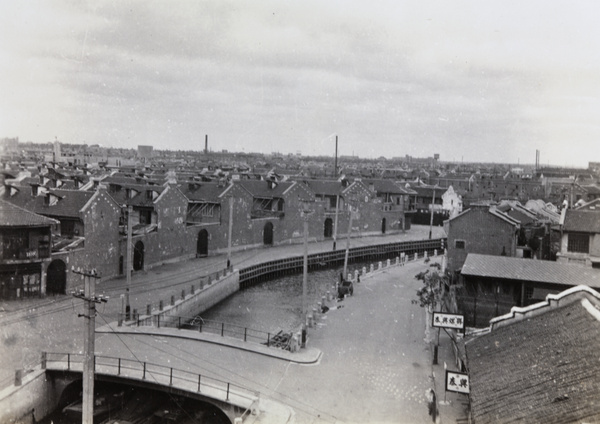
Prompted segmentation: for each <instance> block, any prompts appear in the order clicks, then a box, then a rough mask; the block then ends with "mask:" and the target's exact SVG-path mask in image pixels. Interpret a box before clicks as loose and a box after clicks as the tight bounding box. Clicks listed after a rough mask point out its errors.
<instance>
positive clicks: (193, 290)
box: [190, 284, 196, 295]
mask: <svg viewBox="0 0 600 424" xmlns="http://www.w3.org/2000/svg"><path fill="white" fill-rule="evenodd" d="M195 292H196V289H195V288H194V285H193V284H192V291H191V292H190V293H191V294H192V295H193V294H194V293H195Z"/></svg>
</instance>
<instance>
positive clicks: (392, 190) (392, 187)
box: [362, 178, 441, 194]
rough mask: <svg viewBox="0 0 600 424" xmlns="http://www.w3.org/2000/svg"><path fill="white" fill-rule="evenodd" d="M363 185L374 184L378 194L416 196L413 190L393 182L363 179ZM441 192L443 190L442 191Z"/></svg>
mask: <svg viewBox="0 0 600 424" xmlns="http://www.w3.org/2000/svg"><path fill="white" fill-rule="evenodd" d="M362 181H363V183H365V185H367V186H370V185H371V184H373V188H374V189H375V191H376V192H377V193H389V194H416V192H415V191H414V190H412V189H407V188H404V187H402V186H401V185H399V184H396V183H394V181H392V180H380V179H371V178H368V179H367V178H363V180H362ZM440 190H441V189H440Z"/></svg>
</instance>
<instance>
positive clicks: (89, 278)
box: [72, 268, 107, 424]
mask: <svg viewBox="0 0 600 424" xmlns="http://www.w3.org/2000/svg"><path fill="white" fill-rule="evenodd" d="M72 272H73V273H75V274H79V275H82V276H83V279H84V291H83V294H82V293H81V291H80V292H79V293H74V294H73V296H74V297H76V298H78V299H82V300H83V301H84V302H85V308H84V313H83V314H79V315H78V316H80V317H84V318H85V319H87V322H86V325H84V330H85V331H84V333H83V339H84V343H83V356H84V360H83V397H82V402H83V412H82V419H81V422H82V423H83V424H94V371H95V370H94V365H95V362H96V361H95V339H96V303H101V302H106V301H107V299H106V298H105V297H103V296H101V297H96V280H97V279H99V278H100V275H99V274H98V273H97V272H96V270H95V269H92V270H91V271H82V270H80V269H79V268H77V269H74V268H72Z"/></svg>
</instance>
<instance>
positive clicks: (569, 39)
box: [0, 1, 600, 167]
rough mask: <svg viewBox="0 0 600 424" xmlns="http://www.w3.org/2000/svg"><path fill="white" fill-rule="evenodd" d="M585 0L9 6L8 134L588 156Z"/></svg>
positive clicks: (383, 151) (594, 132)
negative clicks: (563, 0) (539, 152)
mask: <svg viewBox="0 0 600 424" xmlns="http://www.w3.org/2000/svg"><path fill="white" fill-rule="evenodd" d="M593 7H594V6H590V4H589V3H583V2H575V3H569V4H563V3H560V2H556V1H552V2H530V3H527V4H521V3H516V2H515V3H510V2H509V3H506V2H502V3H500V2H492V3H486V4H485V5H484V6H482V4H481V3H478V2H471V1H464V2H452V3H451V4H450V3H444V2H430V3H422V2H400V3H397V2H385V1H379V2H375V3H373V2H369V3H368V4H367V3H366V2H360V1H354V2H343V3H342V2H329V3H325V4H322V3H320V2H308V3H307V2H302V3H294V2H287V3H281V2H270V1H262V2H259V3H256V2H253V3H251V4H246V3H242V2H218V3H215V2H187V1H186V2H179V3H176V6H173V5H172V4H167V3H165V2H159V1H155V2H131V1H130V2H116V1H106V2H100V3H93V4H89V5H78V4H73V3H69V2H62V1H51V2H39V3H27V4H19V3H14V4H11V3H6V4H3V5H2V6H0V8H1V10H2V11H3V13H2V14H1V15H2V17H0V23H1V24H2V25H1V26H2V29H1V30H0V34H1V35H2V36H1V37H0V47H1V48H0V70H2V73H3V75H5V78H4V81H3V82H2V83H0V92H1V93H2V96H0V98H1V100H0V133H2V134H0V135H2V136H7V137H15V136H18V137H19V139H20V140H21V141H34V142H38V143H41V142H47V141H53V140H54V139H55V137H57V138H58V140H59V141H61V142H64V143H67V144H70V143H75V144H78V143H87V144H100V145H103V146H107V147H124V148H136V146H137V145H152V146H154V147H155V148H156V149H160V150H167V149H168V150H202V149H203V147H204V137H205V134H208V135H209V147H210V148H211V149H213V150H215V151H221V150H228V151H237V152H246V153H248V152H261V153H267V154H268V153H271V152H281V153H283V154H287V153H296V152H298V151H300V152H301V153H302V155H304V156H331V155H333V153H334V148H335V141H334V139H335V134H337V135H338V137H339V155H346V156H350V155H355V156H359V157H365V158H377V157H380V156H383V157H386V158H391V157H398V156H404V155H410V156H413V157H428V156H432V155H433V154H434V153H439V154H440V157H441V160H443V161H448V162H461V161H465V162H488V163H533V162H534V160H535V151H536V150H540V151H541V163H542V164H544V165H546V164H551V165H559V166H580V167H585V166H587V164H588V162H589V161H594V160H596V159H597V158H595V157H594V155H593V153H595V152H596V151H598V149H597V148H595V145H596V140H597V139H598V138H599V136H600V125H598V124H597V123H596V115H597V113H596V111H597V110H598V99H599V98H600V96H598V94H600V93H598V87H600V84H598V83H600V80H599V79H600V77H599V76H598V75H600V73H599V72H597V71H599V70H600V62H599V61H598V60H597V59H596V58H595V57H594V55H593V52H595V51H597V47H599V46H598V44H599V43H600V37H599V35H600V34H598V32H599V31H600V30H599V29H598V28H597V25H596V24H595V22H594V19H593V16H594V14H593V13H591V12H593V10H590V8H593Z"/></svg>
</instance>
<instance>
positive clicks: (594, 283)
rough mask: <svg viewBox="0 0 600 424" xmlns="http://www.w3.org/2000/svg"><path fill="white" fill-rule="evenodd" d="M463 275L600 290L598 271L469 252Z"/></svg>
mask: <svg viewBox="0 0 600 424" xmlns="http://www.w3.org/2000/svg"><path fill="white" fill-rule="evenodd" d="M461 274H462V275H466V276H475V277H488V278H496V279H507V280H519V281H532V282H538V283H551V284H563V285H565V286H578V285H581V284H586V285H588V286H590V287H595V288H600V270H598V269H594V268H589V267H583V266H581V265H573V264H565V263H559V262H553V261H538V260H533V259H523V258H513V257H508V256H492V255H480V254H476V253H469V254H468V255H467V259H466V260H465V263H464V265H463V267H462V270H461Z"/></svg>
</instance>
